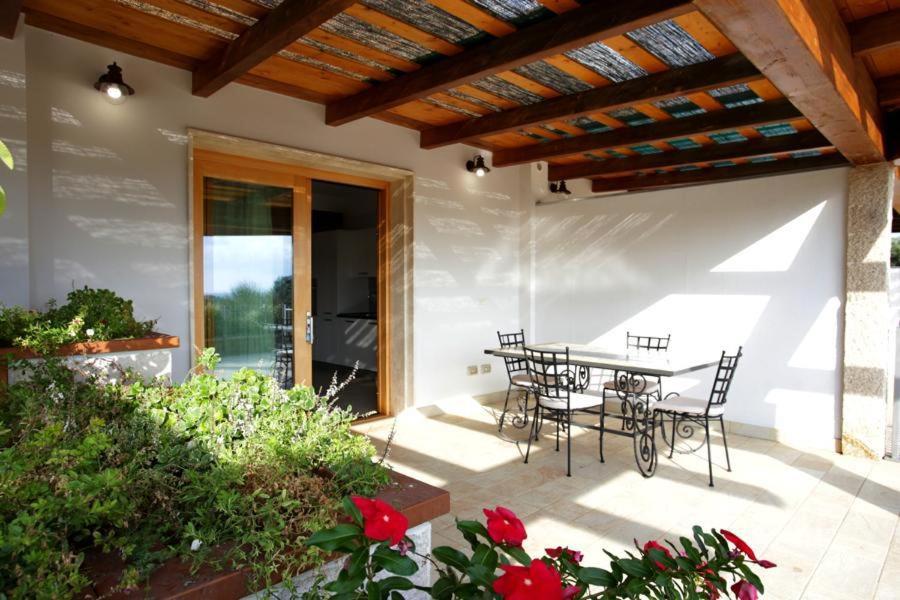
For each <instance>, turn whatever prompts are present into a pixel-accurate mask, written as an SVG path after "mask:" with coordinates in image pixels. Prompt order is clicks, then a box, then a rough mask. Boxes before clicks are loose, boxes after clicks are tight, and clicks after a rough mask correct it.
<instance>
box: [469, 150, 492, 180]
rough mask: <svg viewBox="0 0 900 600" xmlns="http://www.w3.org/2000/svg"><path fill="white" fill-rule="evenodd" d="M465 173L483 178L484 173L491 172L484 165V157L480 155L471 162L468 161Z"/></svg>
mask: <svg viewBox="0 0 900 600" xmlns="http://www.w3.org/2000/svg"><path fill="white" fill-rule="evenodd" d="M466 171H468V172H469V173H475V175H477V176H478V177H484V176H485V174H486V173H490V172H491V170H490V169H488V168H487V166H486V165H485V164H484V157H483V156H481V155H480V154H479V155H477V156H476V157H475V158H474V159H473V160H470V161H468V162H467V163H466Z"/></svg>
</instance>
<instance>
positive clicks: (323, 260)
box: [192, 150, 390, 418]
mask: <svg viewBox="0 0 900 600" xmlns="http://www.w3.org/2000/svg"><path fill="white" fill-rule="evenodd" d="M193 156H194V182H193V193H194V201H193V204H192V208H193V217H192V219H193V232H194V241H193V244H192V253H193V262H192V264H193V287H194V319H193V322H194V340H195V342H194V345H195V346H196V347H197V350H198V351H199V350H200V349H203V348H210V347H214V348H216V351H217V352H218V353H219V354H220V356H221V362H220V364H219V368H218V373H217V374H218V375H220V376H229V375H231V374H233V373H235V372H237V371H238V370H240V369H242V368H252V369H255V370H257V371H260V372H263V373H266V374H270V375H272V376H273V377H274V378H275V379H276V380H277V381H278V382H279V384H280V385H281V386H282V387H283V388H285V389H288V388H291V387H293V386H294V385H296V384H302V385H312V386H313V387H314V388H316V389H317V390H319V391H320V392H322V393H324V392H326V391H327V390H328V389H329V388H330V387H331V386H332V384H333V383H335V382H336V383H337V384H338V385H340V384H341V383H343V382H344V381H345V380H346V379H347V378H348V376H349V375H350V374H351V373H352V372H353V370H354V366H355V365H358V368H357V371H356V373H355V377H354V378H353V380H352V381H350V382H349V383H348V384H347V385H346V386H344V387H342V388H341V391H340V393H339V394H338V395H337V398H338V400H337V402H336V404H337V405H339V406H343V407H347V406H352V408H353V411H354V412H355V413H356V415H357V417H358V418H363V417H372V416H376V415H379V414H387V412H388V411H387V398H388V393H387V390H388V389H389V387H388V386H389V374H388V373H387V372H386V369H383V368H380V367H381V366H383V365H384V364H386V363H387V360H388V352H389V348H390V345H389V344H388V343H386V337H387V331H388V328H387V325H388V323H387V320H388V318H389V314H388V312H387V307H386V304H387V303H386V302H385V301H382V302H379V295H380V294H379V292H380V291H383V290H385V289H387V286H388V281H387V277H388V276H387V273H388V269H387V257H388V252H387V250H388V248H387V244H388V242H387V240H386V239H384V236H383V235H382V234H381V232H383V231H385V230H386V227H387V221H386V215H387V194H386V190H387V184H386V183H383V182H379V181H377V180H370V179H366V178H361V177H353V176H346V175H340V174H332V173H326V172H323V171H319V170H315V169H304V168H302V167H297V166H295V165H289V164H280V163H274V162H269V161H263V160H258V159H252V158H243V157H237V156H230V155H226V154H220V153H217V152H211V151H205V150H195V151H194V153H193ZM198 342H199V343H198Z"/></svg>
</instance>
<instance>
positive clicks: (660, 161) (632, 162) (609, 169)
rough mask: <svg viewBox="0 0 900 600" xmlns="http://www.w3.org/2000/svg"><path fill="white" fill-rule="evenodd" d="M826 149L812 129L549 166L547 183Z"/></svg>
mask: <svg viewBox="0 0 900 600" xmlns="http://www.w3.org/2000/svg"><path fill="white" fill-rule="evenodd" d="M829 147H831V143H830V142H829V141H828V140H827V139H825V136H824V135H822V134H821V133H819V132H818V131H816V130H815V129H811V130H809V131H802V132H800V133H796V134H792V135H780V136H776V137H768V138H767V137H761V138H756V139H753V140H747V141H745V142H733V143H729V144H711V145H708V146H701V147H700V148H692V149H689V150H674V151H670V152H660V153H658V154H648V155H637V156H628V157H625V158H610V159H609V160H604V161H591V162H582V163H573V164H567V165H550V168H549V169H548V171H547V179H549V180H550V181H559V180H560V179H576V178H579V177H595V176H597V175H614V174H617V173H629V172H632V171H639V170H646V169H668V168H677V167H684V166H687V165H693V164H697V163H705V162H709V163H711V162H717V161H727V160H737V159H750V158H757V157H760V156H769V155H772V154H779V153H782V152H800V151H803V150H821V149H823V148H829Z"/></svg>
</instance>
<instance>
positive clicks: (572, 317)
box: [529, 170, 846, 447]
mask: <svg viewBox="0 0 900 600" xmlns="http://www.w3.org/2000/svg"><path fill="white" fill-rule="evenodd" d="M775 190H777V191H775ZM845 193H846V174H845V172H844V171H843V170H833V171H828V172H825V173H817V174H801V175H796V176H788V177H779V178H776V179H768V180H758V181H752V182H738V183H733V184H725V185H716V186H705V187H700V188H692V189H688V190H681V191H679V190H673V191H666V192H657V193H652V194H639V195H633V196H627V197H618V198H610V199H605V200H603V199H597V200H592V201H590V202H582V203H571V202H569V203H563V204H560V205H555V206H549V207H543V208H538V209H537V210H536V213H535V219H536V232H537V233H536V237H535V240H534V251H535V253H536V254H535V255H536V257H537V258H536V268H535V273H536V276H535V277H536V281H535V282H534V284H535V285H534V288H535V292H534V293H535V300H534V301H535V306H536V308H535V314H536V315H537V316H536V323H535V329H536V331H535V335H534V336H533V338H534V339H540V340H551V339H552V340H568V341H572V342H578V343H597V344H602V345H612V346H621V345H624V340H625V334H626V331H631V332H632V333H640V334H644V335H659V334H662V335H665V334H667V333H671V334H672V346H671V348H672V351H673V352H675V351H682V352H688V353H692V354H693V353H697V352H699V353H703V354H711V355H712V356H713V357H717V356H718V355H719V353H720V352H721V351H722V350H729V351H733V350H735V349H736V348H737V346H739V345H743V346H744V348H745V349H744V355H745V357H744V361H743V363H742V367H741V369H740V370H739V372H738V375H737V378H736V381H735V385H734V388H733V393H732V395H731V398H730V402H729V407H728V418H729V419H730V420H733V421H738V422H742V423H748V424H752V425H757V426H763V427H769V428H777V429H779V430H780V432H781V433H783V434H785V435H786V436H788V437H789V438H790V439H792V440H796V441H798V442H803V443H811V444H815V445H817V446H820V447H829V444H831V440H832V439H833V438H834V437H835V432H836V431H839V425H840V424H839V422H838V418H839V413H838V405H837V403H836V401H835V398H836V395H837V394H838V391H839V389H840V384H839V376H840V374H839V370H838V361H839V360H840V357H839V356H838V352H837V349H838V348H839V344H840V334H839V331H840V328H839V323H840V319H841V301H840V297H841V294H842V287H843V275H842V273H843V214H844V208H843V206H844V197H845ZM529 337H532V336H529ZM711 377H712V372H711V370H708V371H704V372H702V373H700V374H699V375H698V376H697V377H693V378H681V379H676V380H673V381H670V382H667V384H666V386H667V391H679V392H682V393H686V394H688V395H691V396H695V397H703V398H705V397H707V396H708V394H709V389H710V387H709V386H710V384H711Z"/></svg>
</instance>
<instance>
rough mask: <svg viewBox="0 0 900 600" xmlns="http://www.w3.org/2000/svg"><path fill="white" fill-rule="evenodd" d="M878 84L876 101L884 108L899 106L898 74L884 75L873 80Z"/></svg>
mask: <svg viewBox="0 0 900 600" xmlns="http://www.w3.org/2000/svg"><path fill="white" fill-rule="evenodd" d="M875 85H877V86H878V102H879V103H880V104H881V105H882V106H883V107H885V108H895V107H897V108H900V75H894V76H893V77H885V78H884V79H879V80H878V81H876V82H875Z"/></svg>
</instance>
